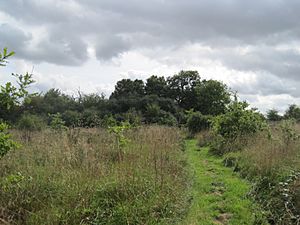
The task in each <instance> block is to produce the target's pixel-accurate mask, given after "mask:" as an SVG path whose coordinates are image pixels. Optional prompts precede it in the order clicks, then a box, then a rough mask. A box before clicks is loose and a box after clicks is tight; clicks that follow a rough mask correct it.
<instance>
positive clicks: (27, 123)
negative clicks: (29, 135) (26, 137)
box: [17, 114, 46, 131]
mask: <svg viewBox="0 0 300 225" xmlns="http://www.w3.org/2000/svg"><path fill="white" fill-rule="evenodd" d="M17 127H18V128H19V129H21V130H27V131H38V130H42V129H43V128H44V127H46V121H45V120H44V119H43V118H41V117H40V116H37V115H33V114H23V115H22V117H21V118H20V119H19V121H18V123H17Z"/></svg>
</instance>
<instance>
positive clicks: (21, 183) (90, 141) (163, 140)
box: [0, 126, 188, 224]
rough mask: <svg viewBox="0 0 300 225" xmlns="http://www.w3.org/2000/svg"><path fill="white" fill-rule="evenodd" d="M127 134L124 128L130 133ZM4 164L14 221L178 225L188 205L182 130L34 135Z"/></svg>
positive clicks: (1, 186) (6, 204)
mask: <svg viewBox="0 0 300 225" xmlns="http://www.w3.org/2000/svg"><path fill="white" fill-rule="evenodd" d="M124 132H125V131H124ZM22 133H23V131H14V132H13V134H14V137H15V138H16V139H17V140H18V142H20V143H22V145H23V147H22V148H21V149H19V150H17V151H10V152H9V153H8V154H7V155H5V157H4V158H3V159H2V160H1V164H0V218H1V219H2V220H3V221H5V222H7V223H12V224H16V223H17V224H174V223H176V222H178V220H180V218H181V217H182V216H183V214H184V212H185V211H186V209H187V208H188V207H187V206H188V202H187V196H186V191H185V190H186V188H187V174H186V168H185V166H184V165H185V163H184V162H185V159H184V155H183V154H184V152H183V151H182V149H181V146H182V144H181V141H182V139H181V134H180V132H179V131H178V129H176V128H168V127H156V126H152V127H142V128H138V129H133V130H132V129H129V130H126V132H125V133H124V137H125V138H126V139H127V140H130V141H129V142H127V144H126V145H122V150H123V155H122V160H119V158H118V154H119V149H118V146H120V145H119V143H117V142H118V140H117V139H116V138H115V136H114V134H112V133H110V132H107V131H105V130H103V129H71V130H68V131H63V132H62V133H57V132H54V131H52V130H43V131H42V132H34V133H33V134H32V138H31V140H30V141H29V142H26V143H25V142H24V141H22V138H21V137H22V135H23V134H22Z"/></svg>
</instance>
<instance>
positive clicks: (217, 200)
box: [182, 140, 266, 225]
mask: <svg viewBox="0 0 300 225" xmlns="http://www.w3.org/2000/svg"><path fill="white" fill-rule="evenodd" d="M186 154H187V158H188V163H189V166H190V169H191V171H192V173H193V174H192V176H193V184H192V187H191V196H192V204H191V208H190V209H189V213H188V215H187V217H186V219H185V220H184V222H183V223H182V224H186V225H196V224H199V225H210V224H214V225H215V224H230V225H231V224H232V225H247V224H249V225H253V224H266V223H265V222H263V219H261V218H262V216H261V215H262V213H261V211H260V210H259V208H258V207H257V205H255V203H254V202H253V201H251V200H250V199H249V198H247V193H248V192H249V189H250V184H249V183H248V182H247V181H245V180H243V179H241V178H239V177H238V175H237V174H235V173H234V172H233V171H232V170H231V169H230V168H226V167H224V166H223V163H222V159H221V158H219V157H216V156H213V155H210V154H209V152H208V148H199V147H198V146H197V142H196V141H195V140H188V141H187V142H186Z"/></svg>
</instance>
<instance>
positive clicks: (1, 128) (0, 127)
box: [0, 123, 19, 159]
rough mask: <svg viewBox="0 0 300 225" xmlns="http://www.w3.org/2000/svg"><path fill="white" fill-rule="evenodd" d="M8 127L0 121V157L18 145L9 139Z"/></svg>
mask: <svg viewBox="0 0 300 225" xmlns="http://www.w3.org/2000/svg"><path fill="white" fill-rule="evenodd" d="M8 128H9V127H8V125H7V124H6V123H0V159H1V158H2V157H3V156H4V155H6V153H7V152H9V151H10V150H11V149H14V148H17V147H19V145H18V144H17V143H16V142H14V141H13V140H12V139H11V135H10V134H9V133H8Z"/></svg>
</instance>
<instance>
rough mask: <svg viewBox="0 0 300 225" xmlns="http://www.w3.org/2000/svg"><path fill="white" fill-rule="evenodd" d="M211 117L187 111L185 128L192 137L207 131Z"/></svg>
mask: <svg viewBox="0 0 300 225" xmlns="http://www.w3.org/2000/svg"><path fill="white" fill-rule="evenodd" d="M211 119H212V117H210V116H204V115H202V114H201V113H200V112H194V111H188V120H187V124H186V125H187V128H188V130H189V132H190V134H191V135H192V136H193V135H195V134H196V133H198V132H200V131H202V130H205V129H208V128H209V126H210V123H211Z"/></svg>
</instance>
